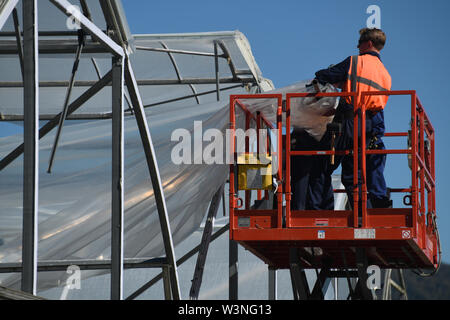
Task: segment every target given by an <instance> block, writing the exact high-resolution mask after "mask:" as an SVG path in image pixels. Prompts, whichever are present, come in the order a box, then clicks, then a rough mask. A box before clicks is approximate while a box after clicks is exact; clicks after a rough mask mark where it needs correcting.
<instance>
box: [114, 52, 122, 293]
mask: <svg viewBox="0 0 450 320" xmlns="http://www.w3.org/2000/svg"><path fill="white" fill-rule="evenodd" d="M123 89H124V65H123V59H122V58H120V57H113V59H112V181H111V183H112V185H111V188H112V189H111V195H112V199H111V206H112V210H111V211H112V216H111V300H122V298H123V213H124V207H123V199H124V193H123V175H124V111H123V110H124V108H123V91H124V90H123Z"/></svg>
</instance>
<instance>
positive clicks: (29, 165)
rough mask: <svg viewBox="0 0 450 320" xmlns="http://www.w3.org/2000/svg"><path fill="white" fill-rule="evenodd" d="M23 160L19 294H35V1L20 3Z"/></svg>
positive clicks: (36, 76) (37, 101) (27, 0)
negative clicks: (22, 67)
mask: <svg viewBox="0 0 450 320" xmlns="http://www.w3.org/2000/svg"><path fill="white" fill-rule="evenodd" d="M22 9H23V10H22V12H23V33H24V71H25V72H24V90H23V93H24V160H23V229H22V265H23V266H22V291H25V292H28V293H31V294H34V295H35V294H36V282H37V281H36V277H37V236H38V234H37V223H38V189H39V161H38V158H39V140H38V136H39V134H38V130H39V85H38V83H39V82H38V78H39V76H38V75H39V70H38V68H39V66H38V60H37V59H38V33H37V32H38V14H37V10H38V7H37V0H23V8H22Z"/></svg>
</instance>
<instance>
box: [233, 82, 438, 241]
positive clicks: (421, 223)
mask: <svg viewBox="0 0 450 320" xmlns="http://www.w3.org/2000/svg"><path fill="white" fill-rule="evenodd" d="M371 95H388V96H392V95H396V96H400V95H403V96H405V95H406V96H408V95H409V96H410V97H411V128H410V131H409V132H390V133H385V134H384V136H385V137H407V138H408V137H410V146H409V147H408V148H406V149H389V150H367V148H366V132H365V126H366V123H365V119H366V108H365V106H360V105H359V103H358V101H360V99H364V97H367V96H371ZM306 97H316V98H320V97H342V98H344V97H350V98H352V99H353V100H354V101H356V103H354V105H355V107H354V120H353V124H354V128H353V130H354V132H353V133H354V134H353V135H354V144H353V148H352V149H348V150H310V151H306V150H303V151H292V150H291V145H290V141H291V133H290V130H285V135H284V136H283V131H282V127H283V123H282V115H283V113H284V115H285V121H286V122H285V126H286V128H290V127H291V117H290V111H291V106H292V100H293V99H298V98H306ZM246 99H274V100H275V101H276V105H277V119H276V128H275V129H276V130H277V135H278V136H277V146H276V150H277V151H276V153H277V155H278V156H277V161H278V168H277V177H278V179H279V180H281V181H282V183H281V184H280V185H279V187H278V189H277V193H276V197H277V209H276V210H275V209H274V210H273V213H275V211H276V214H277V224H276V225H277V228H283V227H286V228H290V227H294V226H295V227H297V226H298V225H293V224H292V219H291V213H292V212H291V177H290V174H291V170H290V169H291V168H290V167H291V156H331V155H356V156H354V157H353V164H354V166H353V170H354V171H353V173H354V174H353V179H354V180H353V182H354V186H355V187H354V190H353V210H352V212H351V215H352V216H351V221H352V224H349V225H348V227H354V228H359V227H361V228H371V227H373V226H372V225H371V224H370V223H369V220H368V215H369V214H370V213H371V212H372V214H373V213H374V212H375V210H377V209H368V208H367V175H366V169H367V168H366V156H368V155H371V154H406V155H408V156H409V157H410V160H411V186H410V187H406V188H394V189H391V188H390V189H389V191H390V192H396V193H406V194H407V195H406V196H405V198H404V201H405V199H410V203H405V204H406V205H408V206H409V205H410V206H411V208H410V209H401V208H399V209H389V210H391V211H392V210H397V211H399V213H400V211H401V214H405V212H406V211H407V210H409V211H410V212H411V214H410V217H411V221H410V223H409V224H410V225H411V226H412V227H413V230H412V234H411V237H417V238H418V239H419V241H420V243H421V246H422V248H425V246H426V244H425V241H426V236H425V233H426V232H427V229H428V232H429V233H430V232H431V233H434V231H433V230H432V228H433V220H434V219H435V218H436V205H435V167H434V159H435V155H434V153H435V141H434V138H435V135H434V128H433V126H432V125H431V122H430V119H429V117H428V115H427V114H426V112H425V110H424V108H423V106H422V104H421V102H420V100H419V99H418V98H417V95H416V92H415V91H412V90H409V91H406V90H404V91H371V92H362V93H361V95H360V96H359V97H358V96H357V94H356V93H351V92H349V93H339V92H335V93H287V94H286V96H285V99H286V101H285V102H286V104H285V106H284V107H285V109H284V110H283V96H282V95H281V94H270V95H268V94H259V95H232V96H230V128H231V146H230V147H231V148H230V152H231V157H232V159H234V160H236V150H235V135H234V133H235V129H236V110H237V109H239V110H240V111H242V112H244V114H245V129H248V128H250V123H251V122H252V121H254V122H256V128H257V129H259V128H261V127H262V126H266V127H269V128H272V129H274V126H273V124H272V123H271V122H270V121H268V120H267V118H266V117H265V115H264V114H262V113H261V112H254V113H252V112H251V111H250V110H249V109H248V108H247V107H246V101H245V100H246ZM359 125H360V126H361V128H358V126H359ZM257 141H258V143H257V152H258V153H259V152H260V145H259V139H258V140H257ZM283 146H284V148H285V150H283V149H282V148H283ZM245 152H249V144H248V142H247V141H246V145H245ZM283 152H284V154H283ZM282 155H284V158H285V166H284V167H283V162H282V161H283V157H282ZM235 164H236V161H234V164H232V165H231V166H230V219H231V220H230V227H231V228H234V226H235V224H234V220H233V219H234V216H235V215H234V212H235V211H234V210H235V209H236V210H237V209H240V208H241V207H242V206H243V205H244V202H245V209H244V210H238V211H239V212H240V213H241V214H251V212H252V210H250V191H246V196H245V201H242V200H241V199H240V198H239V197H238V194H237V191H238V190H237V188H236V187H235V167H236V165H235ZM283 170H285V172H284V171H283ZM358 171H360V182H359V181H358ZM343 191H344V190H335V192H343ZM266 195H267V193H266ZM360 195H361V199H360ZM283 196H284V198H285V209H286V210H285V217H283ZM258 199H261V193H260V192H258ZM239 202H240V203H239ZM371 210H374V211H371ZM378 210H379V209H378ZM386 210H388V209H386ZM402 210H403V211H402ZM405 210H406V211H405ZM238 211H236V212H238ZM266 211H269V210H266ZM358 212H360V214H358ZM393 212H394V211H393ZM349 213H350V212H349ZM426 214H428V215H427V216H425V215H426ZM342 216H344V213H343V214H342ZM359 216H361V220H362V221H358V217H359ZM284 219H285V220H284ZM283 220H284V221H283ZM330 226H332V225H330ZM405 227H408V225H405Z"/></svg>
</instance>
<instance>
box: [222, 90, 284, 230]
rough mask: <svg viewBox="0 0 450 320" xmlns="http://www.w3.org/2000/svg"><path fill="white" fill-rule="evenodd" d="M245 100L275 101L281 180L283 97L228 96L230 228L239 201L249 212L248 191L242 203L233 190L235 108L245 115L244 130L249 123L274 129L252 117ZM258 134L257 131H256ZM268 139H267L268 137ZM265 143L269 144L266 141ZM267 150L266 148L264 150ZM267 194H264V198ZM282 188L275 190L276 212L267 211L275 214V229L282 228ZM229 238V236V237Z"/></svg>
mask: <svg viewBox="0 0 450 320" xmlns="http://www.w3.org/2000/svg"><path fill="white" fill-rule="evenodd" d="M245 99H275V100H276V101H277V106H278V107H277V121H276V122H277V127H276V130H277V138H278V140H277V152H276V154H277V160H278V172H277V175H278V177H279V178H280V180H281V177H282V156H281V155H282V144H283V140H282V137H283V135H282V112H283V111H282V105H283V97H282V95H281V94H252V95H230V131H231V132H230V153H231V154H230V156H231V159H234V163H233V164H231V165H230V178H229V182H230V183H229V185H230V207H229V210H230V226H231V227H234V226H235V223H236V221H235V214H234V213H235V209H236V208H240V207H241V206H242V205H241V206H240V205H238V203H239V201H240V202H241V204H242V202H244V203H245V210H241V211H243V212H245V211H249V210H250V196H251V195H250V191H247V190H246V191H245V200H244V201H242V200H241V199H240V198H239V195H238V193H237V192H238V190H237V189H236V188H235V178H236V177H235V163H236V162H237V161H236V160H237V154H236V145H235V130H236V106H238V107H239V108H240V109H241V110H242V111H243V112H244V114H245V129H246V130H248V129H249V127H250V121H252V120H253V121H255V122H256V127H257V129H259V128H260V127H261V126H262V125H266V126H267V127H269V128H271V129H274V127H273V125H272V123H271V122H270V121H268V120H267V119H266V117H265V116H264V115H262V114H261V113H258V114H257V115H254V114H253V113H251V112H250V111H249V110H248V109H247V108H246V107H245V104H244V103H243V102H242V100H245ZM258 132H259V131H258ZM268 139H269V137H268ZM259 142H260V141H259V139H257V150H258V153H259V151H260V150H259V148H260V146H259ZM266 143H269V141H267V142H266ZM266 150H267V148H266ZM248 152H249V143H248V137H246V142H245V153H248ZM267 196H268V194H267V192H266V198H267ZM258 197H259V198H260V197H261V194H260V193H259V194H258ZM282 200H283V187H282V185H281V184H280V185H279V186H278V189H277V205H278V206H277V210H269V211H270V212H269V214H270V213H272V214H276V216H277V228H281V227H282V211H283V201H282ZM230 236H231V235H230Z"/></svg>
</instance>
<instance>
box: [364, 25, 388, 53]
mask: <svg viewBox="0 0 450 320" xmlns="http://www.w3.org/2000/svg"><path fill="white" fill-rule="evenodd" d="M359 35H360V37H359V43H363V42H366V41H372V44H373V46H374V47H375V48H376V49H377V50H381V49H383V48H384V44H385V43H386V34H385V33H384V32H383V31H382V30H381V29H377V28H363V29H361V30H359Z"/></svg>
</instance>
